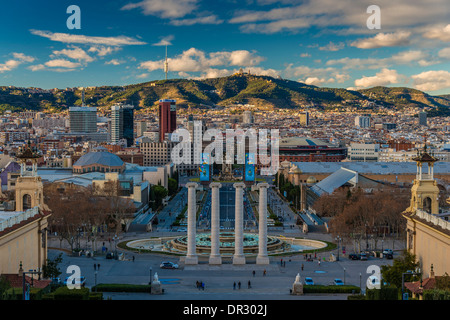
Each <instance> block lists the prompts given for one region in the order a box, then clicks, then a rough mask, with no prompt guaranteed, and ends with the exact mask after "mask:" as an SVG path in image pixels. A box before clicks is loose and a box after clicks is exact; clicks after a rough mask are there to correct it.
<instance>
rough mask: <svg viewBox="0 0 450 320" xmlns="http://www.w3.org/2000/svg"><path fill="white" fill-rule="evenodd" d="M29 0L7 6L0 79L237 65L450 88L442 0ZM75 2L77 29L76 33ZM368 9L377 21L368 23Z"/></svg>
mask: <svg viewBox="0 0 450 320" xmlns="http://www.w3.org/2000/svg"><path fill="white" fill-rule="evenodd" d="M371 2H372V1H358V2H357V3H355V1H351V0H346V1H341V2H339V4H336V3H334V2H331V1H329V0H319V1H314V2H313V1H301V2H300V1H293V0H292V1H291V0H280V1H276V0H257V1H246V2H245V3H238V2H235V1H215V2H211V1H200V0H179V1H175V0H171V1H168V0H166V1H159V0H157V1H155V0H154V1H148V0H144V1H141V2H137V1H110V2H103V3H102V4H101V5H99V4H98V3H97V4H93V3H90V2H86V1H78V2H77V3H71V2H68V1H53V2H46V4H45V6H44V5H42V4H39V3H34V2H29V1H27V2H26V4H25V5H24V4H23V3H21V4H17V3H11V4H9V5H8V6H7V7H5V8H4V11H3V15H2V22H3V23H4V25H5V26H8V32H6V33H4V34H3V35H2V44H3V45H2V46H1V48H0V85H2V86H8V85H13V86H23V87H40V88H44V89H50V88H55V87H56V88H65V87H78V86H85V87H87V86H103V85H128V84H134V83H141V82H147V81H154V80H163V79H164V78H165V74H164V58H165V51H166V47H167V50H168V57H169V58H168V59H169V74H168V76H169V78H191V79H198V78H208V77H220V76H227V75H230V74H233V73H234V72H236V71H238V70H239V69H240V68H243V69H244V70H246V71H247V70H250V71H251V72H252V73H254V74H261V75H269V76H274V77H277V76H281V77H283V78H287V79H291V80H295V81H299V82H303V83H306V84H310V85H317V86H320V87H333V88H352V89H362V88H368V87H374V86H379V85H380V86H391V87H401V86H406V87H411V88H415V89H418V90H421V91H424V92H426V93H429V94H432V95H438V94H448V93H450V72H449V71H448V70H449V69H450V68H449V67H450V51H449V48H448V47H447V46H448V43H449V41H450V24H448V21H447V20H448V16H449V7H448V6H446V4H445V0H435V1H433V3H432V4H430V3H422V2H419V1H405V0H402V1H397V2H396V3H395V4H391V3H390V2H389V1H385V0H380V1H378V2H377V3H371ZM70 5H77V6H79V8H80V10H81V14H80V17H81V23H80V24H81V29H68V27H67V20H68V18H69V17H70V16H71V14H70V13H67V12H66V11H67V8H68V7H69V6H70ZM370 5H378V6H379V7H380V9H381V16H380V17H381V26H380V27H381V28H380V29H369V28H368V27H367V20H368V19H369V18H370V17H371V13H367V8H368V7H369V6H370Z"/></svg>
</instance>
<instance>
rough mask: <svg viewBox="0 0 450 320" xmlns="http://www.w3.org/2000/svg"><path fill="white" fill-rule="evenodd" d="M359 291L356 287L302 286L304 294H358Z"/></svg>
mask: <svg viewBox="0 0 450 320" xmlns="http://www.w3.org/2000/svg"><path fill="white" fill-rule="evenodd" d="M360 291H361V289H360V288H359V287H357V286H350V285H347V286H335V285H331V286H324V285H312V286H304V287H303V292H304V293H360Z"/></svg>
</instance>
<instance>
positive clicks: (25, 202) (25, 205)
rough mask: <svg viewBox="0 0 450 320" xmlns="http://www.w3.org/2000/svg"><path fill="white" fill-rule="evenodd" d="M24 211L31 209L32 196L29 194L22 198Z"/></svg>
mask: <svg viewBox="0 0 450 320" xmlns="http://www.w3.org/2000/svg"><path fill="white" fill-rule="evenodd" d="M22 206H23V210H28V209H31V196H30V195H29V194H24V195H23V198H22Z"/></svg>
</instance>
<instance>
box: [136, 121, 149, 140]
mask: <svg viewBox="0 0 450 320" xmlns="http://www.w3.org/2000/svg"><path fill="white" fill-rule="evenodd" d="M145 131H147V122H146V121H138V122H136V137H142V136H143V135H144V132H145Z"/></svg>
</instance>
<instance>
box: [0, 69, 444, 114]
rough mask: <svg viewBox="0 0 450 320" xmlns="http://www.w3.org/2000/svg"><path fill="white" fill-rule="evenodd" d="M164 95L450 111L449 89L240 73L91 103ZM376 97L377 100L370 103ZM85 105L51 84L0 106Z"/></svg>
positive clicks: (0, 91)
mask: <svg viewBox="0 0 450 320" xmlns="http://www.w3.org/2000/svg"><path fill="white" fill-rule="evenodd" d="M159 99H176V100H177V106H179V107H181V108H187V107H189V106H191V107H194V108H196V107H212V106H216V105H217V106H230V105H233V104H235V103H242V104H252V105H255V106H257V107H260V108H269V109H271V108H300V107H305V106H311V105H314V106H315V107H319V108H322V109H324V110H327V109H335V108H343V107H344V108H345V107H346V106H349V105H353V106H356V107H361V108H368V107H369V108H377V107H380V106H383V107H386V108H392V109H399V110H401V109H402V108H405V107H411V106H417V107H421V108H424V107H431V108H433V110H436V112H438V113H440V112H444V113H445V112H448V109H449V106H450V95H444V96H430V95H428V94H426V93H424V92H422V91H419V90H415V89H410V88H387V87H374V88H370V89H363V90H358V91H352V90H346V89H339V88H322V87H316V86H311V85H306V84H304V83H300V82H297V81H292V80H286V79H280V78H272V77H268V76H255V75H249V74H241V75H239V74H235V75H232V76H228V77H221V78H211V79H203V80H189V79H171V80H158V81H151V82H145V83H139V84H134V85H128V86H123V87H122V86H102V87H95V88H87V89H86V91H85V100H86V104H87V105H90V106H97V107H99V108H109V107H110V106H111V105H112V104H114V103H118V102H126V103H130V104H133V105H135V106H136V107H137V108H144V109H145V108H152V107H155V106H156V105H157V103H158V100H159ZM370 102H372V103H370ZM73 105H81V90H79V89H74V90H73V91H70V90H64V89H59V90H52V92H50V93H46V92H42V91H40V90H39V89H35V88H34V90H33V89H30V88H27V89H23V88H14V87H0V111H3V110H6V109H11V110H13V111H16V110H17V111H18V110H24V109H31V110H48V111H61V110H65V109H67V108H68V107H69V106H73Z"/></svg>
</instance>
